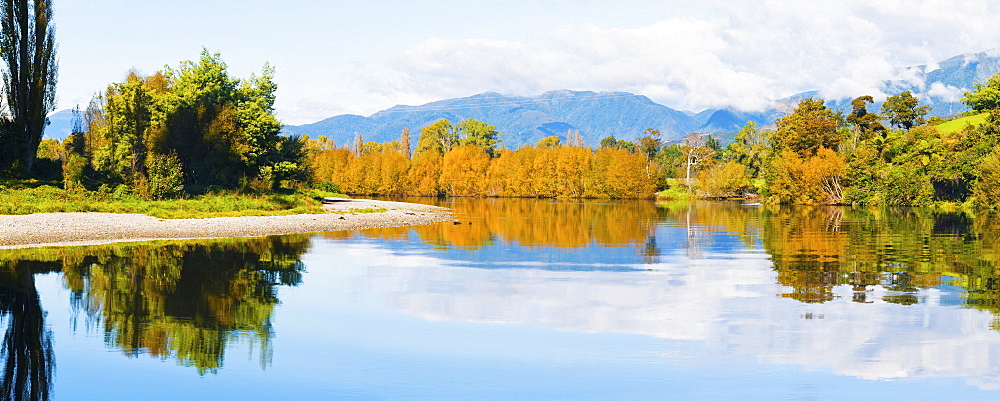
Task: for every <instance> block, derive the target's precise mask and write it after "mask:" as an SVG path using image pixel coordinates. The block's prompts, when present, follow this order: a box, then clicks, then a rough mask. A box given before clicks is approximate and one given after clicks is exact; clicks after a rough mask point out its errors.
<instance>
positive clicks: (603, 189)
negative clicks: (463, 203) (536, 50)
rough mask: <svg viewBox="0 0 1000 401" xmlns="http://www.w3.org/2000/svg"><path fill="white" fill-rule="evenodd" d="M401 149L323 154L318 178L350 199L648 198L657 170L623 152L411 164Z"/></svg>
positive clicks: (554, 151) (579, 150)
mask: <svg viewBox="0 0 1000 401" xmlns="http://www.w3.org/2000/svg"><path fill="white" fill-rule="evenodd" d="M398 148H399V146H397V145H391V146H380V147H372V149H371V151H369V152H366V153H363V154H362V155H360V156H354V155H353V154H352V153H351V152H350V151H348V150H346V149H338V150H323V151H319V152H317V154H316V156H315V157H314V159H313V163H314V164H313V166H312V167H313V171H314V172H315V174H316V177H317V179H319V180H321V181H332V182H334V183H336V184H338V185H339V186H340V188H341V190H342V191H343V192H345V193H348V194H359V195H398V194H408V195H419V196H438V195H448V196H502V197H544V198H554V197H592V198H650V197H652V196H653V195H654V194H655V191H656V182H657V177H658V168H657V167H656V166H655V165H653V164H652V163H651V162H649V160H647V158H646V155H644V154H641V153H633V152H630V151H628V150H624V149H617V148H608V149H600V150H598V151H597V153H596V154H595V153H594V152H593V151H592V150H590V149H588V148H584V147H562V146H559V147H551V148H536V147H532V146H528V147H524V148H521V149H518V150H516V151H511V150H504V151H502V152H500V155H499V157H490V155H489V154H487V153H486V152H484V150H483V148H482V146H479V145H462V146H456V147H454V148H452V149H451V150H449V151H448V152H445V153H444V154H443V155H442V154H441V153H438V152H434V151H423V152H418V153H417V154H416V156H414V158H413V160H412V161H410V160H408V159H407V158H406V156H405V154H403V153H400V152H399V151H398V150H397V149H398Z"/></svg>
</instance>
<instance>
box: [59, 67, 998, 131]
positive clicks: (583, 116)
mask: <svg viewBox="0 0 1000 401" xmlns="http://www.w3.org/2000/svg"><path fill="white" fill-rule="evenodd" d="M998 70H1000V56H996V55H991V54H987V53H976V54H964V55H959V56H955V57H952V58H950V59H948V60H945V61H942V62H940V63H937V64H934V65H918V66H911V67H904V68H900V69H899V70H898V71H897V74H896V76H900V77H906V78H905V79H897V80H892V81H885V82H884V83H883V89H882V91H883V93H888V94H896V93H900V92H902V91H904V90H908V91H911V92H913V93H914V94H915V95H917V96H918V97H920V98H921V102H922V104H926V105H929V106H931V107H932V108H933V109H932V112H931V114H932V115H937V116H946V115H951V114H955V113H959V112H961V111H964V110H966V108H965V106H964V105H963V104H961V103H959V102H958V100H959V98H960V97H961V94H962V93H963V91H965V90H968V89H971V88H972V86H973V83H975V82H985V81H986V79H987V78H989V77H990V76H992V75H993V74H994V73H996V72H997V71H998ZM860 95H864V94H858V96H860ZM810 96H812V97H821V94H820V93H819V92H817V91H811V92H805V93H800V94H797V95H794V96H790V97H788V98H784V99H778V100H775V101H773V102H771V104H770V105H769V106H768V107H766V108H765V109H764V110H760V111H743V110H738V109H736V108H733V107H726V108H719V109H709V110H704V111H701V112H697V113H694V112H687V111H681V110H675V109H673V108H670V107H667V106H664V105H661V104H658V103H656V102H654V101H652V100H650V99H649V98H647V97H646V96H643V95H637V94H632V93H627V92H591V91H571V90H556V91H550V92H545V93H543V94H541V95H538V96H533V97H526V96H508V95H502V94H499V93H495V92H486V93H481V94H477V95H473V96H469V97H463V98H457V99H446V100H440V101H436V102H431V103H427V104H423V105H419V106H403V105H399V106H394V107H391V108H389V109H386V110H382V111H379V112H377V113H375V114H372V115H371V116H367V117H365V116H360V115H354V114H344V115H338V116H333V117H330V118H327V119H324V120H322V121H319V122H315V123H311V124H304V125H288V126H285V127H284V129H283V130H282V134H284V135H309V136H310V137H312V138H316V137H318V136H320V135H324V136H326V137H327V138H330V139H332V140H333V141H335V142H336V143H338V144H341V145H343V144H349V143H352V142H353V141H354V139H355V138H356V137H357V136H358V135H361V136H362V138H363V139H364V140H365V141H375V142H387V141H392V140H396V139H399V136H400V134H401V133H402V131H403V129H404V128H408V129H409V130H410V132H411V136H412V137H413V138H417V137H418V136H419V132H420V129H422V128H423V127H426V126H428V125H430V124H432V123H434V122H435V121H438V120H440V119H448V120H449V121H451V122H452V123H457V122H459V121H461V120H464V119H467V118H474V119H476V120H480V121H483V122H486V123H487V124H491V125H494V126H496V127H497V130H498V131H499V132H500V134H501V136H500V139H501V140H502V141H503V144H504V145H505V146H507V147H511V148H516V147H518V146H521V145H524V144H532V143H536V142H538V141H539V140H541V139H542V138H544V137H547V136H551V135H558V136H561V137H563V138H564V139H565V135H566V133H567V132H568V131H569V130H579V132H580V134H581V135H582V136H583V139H584V142H585V143H586V144H587V145H590V146H594V145H596V144H597V143H598V142H600V140H601V139H602V138H604V137H607V136H609V135H614V136H615V137H616V138H619V139H627V140H632V139H636V138H639V137H641V136H643V135H645V134H644V132H645V130H646V129H647V128H654V129H658V130H660V132H661V133H662V134H663V136H664V138H665V139H667V140H676V139H678V138H682V137H684V136H686V135H687V134H689V133H692V132H699V133H711V134H714V135H715V136H716V137H719V138H721V139H722V140H723V141H726V140H728V139H731V138H732V137H733V136H734V135H735V132H736V131H738V130H739V129H740V128H741V127H743V126H744V125H745V124H746V123H747V122H750V121H753V122H756V123H757V124H758V126H761V127H768V126H771V125H773V124H774V122H775V121H776V120H777V119H778V118H780V117H782V116H784V115H787V114H788V113H790V112H791V111H792V110H793V109H794V107H795V105H796V104H797V103H798V101H799V100H801V99H803V98H806V97H810ZM850 100H851V99H850V98H844V99H827V104H828V105H830V106H831V107H832V108H834V109H835V110H841V111H844V112H849V111H850ZM878 107H880V105H879V104H875V105H873V106H872V107H871V109H872V110H877V109H878ZM50 120H51V121H52V123H51V125H49V127H48V128H47V129H46V137H51V138H65V136H66V135H68V134H69V132H70V130H71V127H72V113H71V112H70V111H69V110H63V111H60V112H57V113H54V114H53V115H51V116H50Z"/></svg>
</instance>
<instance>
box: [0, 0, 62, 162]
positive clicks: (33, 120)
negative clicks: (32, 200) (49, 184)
mask: <svg viewBox="0 0 1000 401" xmlns="http://www.w3.org/2000/svg"><path fill="white" fill-rule="evenodd" d="M0 58H3V61H4V63H5V64H7V70H6V71H4V72H3V74H2V77H3V95H4V100H5V101H6V103H7V110H6V111H7V113H6V114H7V115H6V116H5V117H6V119H7V120H8V121H7V124H5V126H6V127H5V128H6V129H7V130H8V132H6V133H5V136H7V140H6V141H5V142H6V143H5V144H4V146H8V147H10V152H5V153H7V155H9V156H8V157H12V158H14V159H13V160H5V162H6V163H11V164H15V163H16V164H18V165H19V167H20V169H21V173H22V174H28V173H30V172H31V167H32V165H33V164H34V162H35V153H36V152H37V150H38V144H39V142H40V141H41V139H42V132H43V130H44V129H45V126H46V125H47V123H48V118H47V117H46V115H47V114H48V113H49V112H50V111H52V110H54V109H55V96H56V75H57V70H58V66H57V63H56V41H55V26H54V25H53V24H52V0H30V1H29V0H3V3H0Z"/></svg>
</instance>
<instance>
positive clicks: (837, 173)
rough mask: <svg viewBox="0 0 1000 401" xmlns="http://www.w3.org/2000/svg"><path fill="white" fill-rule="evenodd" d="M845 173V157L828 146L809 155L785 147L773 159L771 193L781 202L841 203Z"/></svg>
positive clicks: (807, 203)
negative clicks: (804, 155)
mask: <svg viewBox="0 0 1000 401" xmlns="http://www.w3.org/2000/svg"><path fill="white" fill-rule="evenodd" d="M846 174H847V163H846V162H845V161H844V158H843V157H841V156H840V155H838V154H837V153H836V152H834V151H832V150H830V149H828V148H819V149H818V150H817V151H816V155H815V156H810V157H808V158H803V157H800V156H799V155H798V154H797V153H796V152H794V151H793V150H791V149H788V148H786V149H783V150H782V151H781V155H780V156H779V157H777V158H775V159H774V160H773V161H772V163H771V177H770V178H771V179H770V189H771V195H772V197H773V198H774V200H776V201H778V202H780V203H795V204H804V205H816V204H839V203H841V202H842V201H843V199H844V195H843V188H842V187H841V180H843V178H844V176H845V175H846Z"/></svg>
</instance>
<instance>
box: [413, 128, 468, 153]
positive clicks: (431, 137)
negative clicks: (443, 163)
mask: <svg viewBox="0 0 1000 401" xmlns="http://www.w3.org/2000/svg"><path fill="white" fill-rule="evenodd" d="M455 145H458V136H457V135H456V134H455V131H454V130H453V129H452V125H451V122H450V121H448V120H446V119H441V120H438V121H437V122H435V123H434V124H431V125H428V126H426V127H424V129H422V130H420V139H418V140H417V150H416V151H415V152H413V155H414V156H416V155H417V154H420V153H423V152H427V151H433V152H437V153H438V154H441V155H443V154H445V153H447V152H448V151H449V150H451V148H453V147H455Z"/></svg>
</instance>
